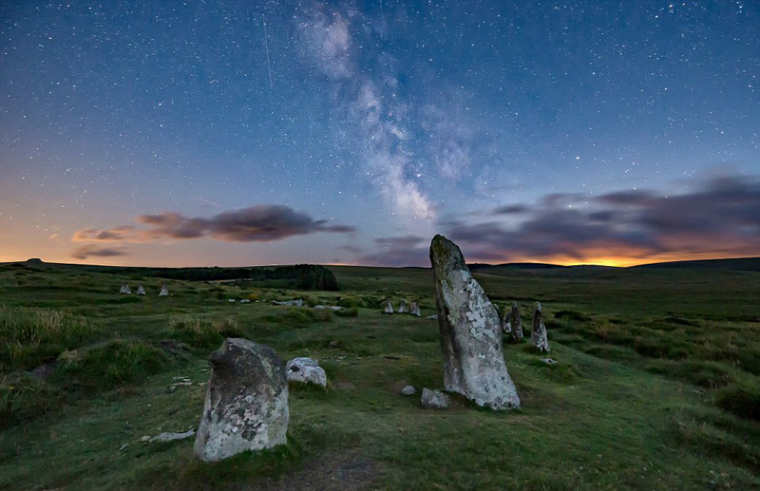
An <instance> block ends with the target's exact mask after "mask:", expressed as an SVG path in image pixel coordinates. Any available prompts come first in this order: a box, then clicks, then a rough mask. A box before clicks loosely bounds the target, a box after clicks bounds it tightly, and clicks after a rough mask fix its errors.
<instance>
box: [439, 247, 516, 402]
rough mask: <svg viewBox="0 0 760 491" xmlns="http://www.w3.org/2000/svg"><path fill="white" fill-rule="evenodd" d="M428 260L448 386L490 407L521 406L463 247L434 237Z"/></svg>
mask: <svg viewBox="0 0 760 491" xmlns="http://www.w3.org/2000/svg"><path fill="white" fill-rule="evenodd" d="M430 262H431V263H432V266H433V278H434V282H435V291H436V305H437V307H438V328H439V331H440V335H441V349H442V351H443V361H444V374H443V381H444V388H445V390H447V391H449V392H456V393H458V394H461V395H463V396H464V397H466V398H468V399H470V400H472V401H473V402H475V404H477V405H479V406H485V407H489V408H491V409H497V410H502V409H509V408H516V407H519V406H520V398H519V396H518V395H517V390H516V388H515V384H514V383H513V382H512V379H511V378H510V376H509V373H508V372H507V366H506V363H505V362H504V353H503V351H502V334H501V321H500V319H499V314H498V313H497V312H496V308H494V306H493V304H492V303H491V301H490V300H489V299H488V297H487V296H486V294H485V292H484V291H483V288H482V287H481V286H480V284H478V282H477V281H476V280H475V278H473V277H472V275H471V274H470V270H469V269H468V268H467V265H466V264H465V261H464V257H463V256H462V251H460V250H459V247H457V246H456V244H454V243H453V242H451V241H450V240H448V239H446V238H445V237H443V236H441V235H436V236H435V237H434V238H433V241H432V242H431V244H430Z"/></svg>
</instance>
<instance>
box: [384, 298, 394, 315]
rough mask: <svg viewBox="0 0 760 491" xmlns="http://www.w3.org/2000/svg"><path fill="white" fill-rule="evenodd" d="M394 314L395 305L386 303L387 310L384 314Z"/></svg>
mask: <svg viewBox="0 0 760 491" xmlns="http://www.w3.org/2000/svg"><path fill="white" fill-rule="evenodd" d="M392 313H393V304H392V303H391V301H390V300H388V301H387V302H385V310H383V314H392Z"/></svg>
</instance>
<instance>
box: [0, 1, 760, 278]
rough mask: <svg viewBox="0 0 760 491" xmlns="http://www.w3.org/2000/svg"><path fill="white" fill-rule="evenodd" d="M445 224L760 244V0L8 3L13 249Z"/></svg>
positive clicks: (220, 258) (46, 250) (291, 257)
mask: <svg viewBox="0 0 760 491" xmlns="http://www.w3.org/2000/svg"><path fill="white" fill-rule="evenodd" d="M135 3H140V4H141V5H140V6H137V7H136V6H134V5H133V4H135ZM434 233H443V234H445V235H447V236H448V237H449V238H451V239H453V240H454V241H456V242H457V243H459V244H460V246H461V247H462V249H463V251H464V253H465V255H466V256H467V258H468V260H469V261H487V262H492V263H498V262H509V261H549V262H557V263H562V264H573V263H600V264H615V265H625V264H636V263H645V262H652V261H657V260H670V259H686V258H709V257H736V256H760V2H756V1H749V0H746V1H688V2H672V3H670V2H667V1H645V0H642V1H599V0H590V1H574V2H573V1H571V2H565V1H554V2H541V1H534V2H523V1H519V2H518V1H515V2H509V1H503V0H500V1H493V2H475V1H472V2H470V1H452V2H433V1H430V2H425V3H422V2H419V3H417V2H395V1H391V0H376V1H373V2H337V3H319V2H310V1H304V2H271V1H270V2H252V1H240V2H233V1H226V2H214V1H211V0H206V1H199V2H183V3H181V2H166V1H160V2H158V1H157V2H131V1H130V2H117V1H103V2H96V3H89V2H71V3H65V2H64V3H59V2H51V3H38V2H22V1H14V2H2V5H0V261H11V260H23V259H27V258H29V257H41V258H43V259H44V260H47V261H57V262H84V263H99V264H126V265H155V266H160V265H165V266H183V265H219V266H232V265H255V264H285V263H300V262H311V263H344V264H368V265H394V266H397V265H428V264H429V263H428V259H427V246H428V244H429V241H430V238H431V237H432V235H433V234H434Z"/></svg>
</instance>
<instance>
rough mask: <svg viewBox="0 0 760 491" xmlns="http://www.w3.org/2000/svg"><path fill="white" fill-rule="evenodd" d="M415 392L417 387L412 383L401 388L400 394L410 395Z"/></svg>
mask: <svg viewBox="0 0 760 491" xmlns="http://www.w3.org/2000/svg"><path fill="white" fill-rule="evenodd" d="M416 393H417V389H415V388H414V386H413V385H407V386H406V387H404V388H403V389H401V395H402V396H411V395H414V394H416Z"/></svg>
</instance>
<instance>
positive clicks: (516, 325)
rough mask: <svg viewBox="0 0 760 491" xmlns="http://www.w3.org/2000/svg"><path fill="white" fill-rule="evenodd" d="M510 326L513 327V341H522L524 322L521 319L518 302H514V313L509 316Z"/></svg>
mask: <svg viewBox="0 0 760 491" xmlns="http://www.w3.org/2000/svg"><path fill="white" fill-rule="evenodd" d="M509 324H510V326H511V327H512V341H518V342H519V341H522V340H523V328H522V320H521V319H520V309H519V308H518V307H517V302H512V312H511V313H510V315H509Z"/></svg>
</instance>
